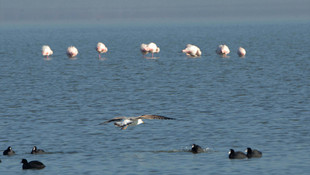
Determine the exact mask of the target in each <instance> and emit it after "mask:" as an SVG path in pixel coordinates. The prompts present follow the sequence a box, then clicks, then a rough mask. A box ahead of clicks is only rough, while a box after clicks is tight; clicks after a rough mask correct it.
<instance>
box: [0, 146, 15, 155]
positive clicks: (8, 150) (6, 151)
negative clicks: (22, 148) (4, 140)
mask: <svg viewBox="0 0 310 175" xmlns="http://www.w3.org/2000/svg"><path fill="white" fill-rule="evenodd" d="M14 154H15V151H13V149H12V147H11V146H9V147H8V149H6V150H4V151H3V155H8V156H11V155H14Z"/></svg>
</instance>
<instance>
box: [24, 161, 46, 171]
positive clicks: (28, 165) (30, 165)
mask: <svg viewBox="0 0 310 175" xmlns="http://www.w3.org/2000/svg"><path fill="white" fill-rule="evenodd" d="M21 163H23V169H43V168H45V165H44V164H43V163H42V162H40V161H37V160H33V161H30V162H28V161H27V160H26V159H22V161H21Z"/></svg>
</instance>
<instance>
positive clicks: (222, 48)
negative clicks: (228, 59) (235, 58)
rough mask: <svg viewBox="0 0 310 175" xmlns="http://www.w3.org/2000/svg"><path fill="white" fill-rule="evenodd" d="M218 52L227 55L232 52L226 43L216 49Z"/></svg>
mask: <svg viewBox="0 0 310 175" xmlns="http://www.w3.org/2000/svg"><path fill="white" fill-rule="evenodd" d="M216 53H217V54H219V55H223V56H227V55H228V54H229V53H230V50H229V48H228V46H226V45H225V44H224V45H219V46H218V47H217V49H216Z"/></svg>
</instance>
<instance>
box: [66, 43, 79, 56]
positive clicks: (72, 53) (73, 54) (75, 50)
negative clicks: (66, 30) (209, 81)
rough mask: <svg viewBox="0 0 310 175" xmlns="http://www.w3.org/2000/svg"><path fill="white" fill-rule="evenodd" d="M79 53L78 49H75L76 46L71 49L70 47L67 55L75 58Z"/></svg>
mask: <svg viewBox="0 0 310 175" xmlns="http://www.w3.org/2000/svg"><path fill="white" fill-rule="evenodd" d="M78 53H79V52H78V50H77V48H76V47H74V46H70V47H68V49H67V55H68V57H70V58H74V57H75V56H76V55H77V54H78Z"/></svg>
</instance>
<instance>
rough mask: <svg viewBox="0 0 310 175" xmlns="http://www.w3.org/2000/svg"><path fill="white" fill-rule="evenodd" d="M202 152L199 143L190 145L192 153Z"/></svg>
mask: <svg viewBox="0 0 310 175" xmlns="http://www.w3.org/2000/svg"><path fill="white" fill-rule="evenodd" d="M202 152H204V150H203V149H202V148H201V147H200V146H199V145H196V144H193V145H192V153H202Z"/></svg>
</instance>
